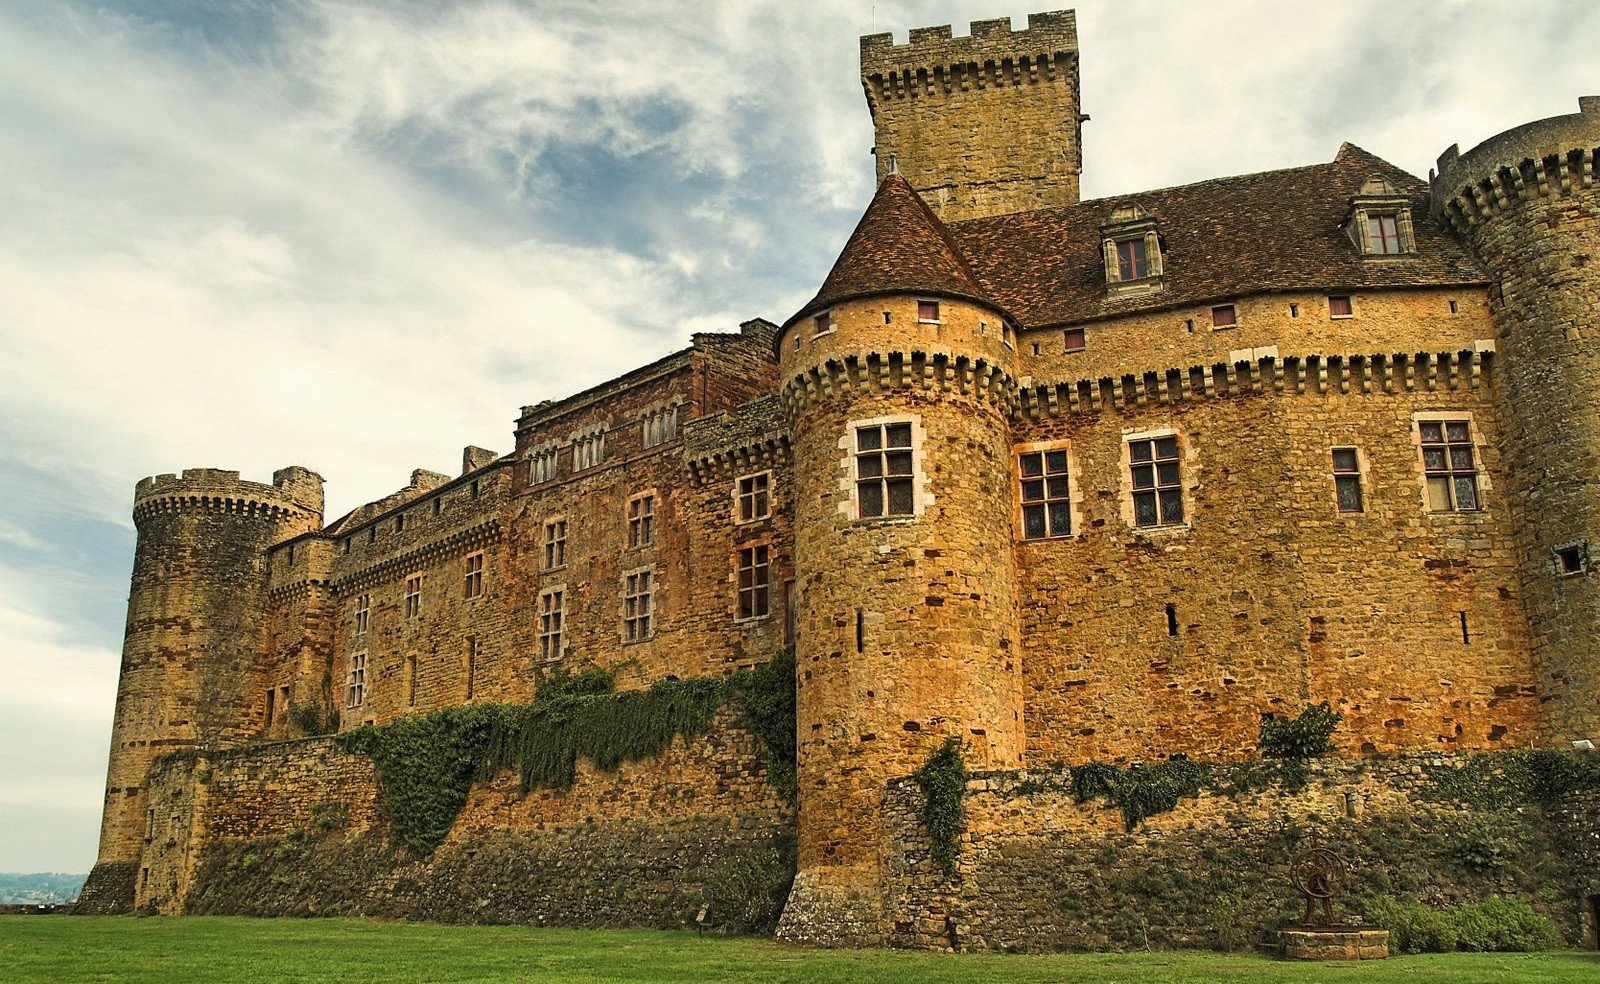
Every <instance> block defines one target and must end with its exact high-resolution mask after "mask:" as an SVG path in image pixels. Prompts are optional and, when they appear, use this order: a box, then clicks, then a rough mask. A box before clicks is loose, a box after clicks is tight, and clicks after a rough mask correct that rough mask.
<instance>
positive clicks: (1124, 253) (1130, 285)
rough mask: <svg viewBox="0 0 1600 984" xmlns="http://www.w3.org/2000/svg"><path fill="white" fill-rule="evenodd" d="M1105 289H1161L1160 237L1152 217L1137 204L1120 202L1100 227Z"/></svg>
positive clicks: (1116, 292)
mask: <svg viewBox="0 0 1600 984" xmlns="http://www.w3.org/2000/svg"><path fill="white" fill-rule="evenodd" d="M1100 244H1101V247H1102V249H1103V250H1104V252H1105V266H1106V291H1107V293H1109V294H1111V295H1112V296H1113V297H1115V296H1117V295H1120V294H1142V293H1145V292H1148V291H1153V290H1159V289H1160V288H1161V274H1162V265H1161V237H1160V235H1159V234H1158V233H1157V230H1156V220H1155V218H1154V217H1153V216H1151V215H1150V213H1148V212H1146V211H1145V210H1144V209H1142V208H1140V207H1139V206H1137V205H1124V206H1122V207H1120V208H1118V209H1116V210H1115V211H1113V212H1112V213H1111V217H1110V218H1109V219H1107V220H1106V222H1105V224H1104V225H1102V226H1101V227H1100Z"/></svg>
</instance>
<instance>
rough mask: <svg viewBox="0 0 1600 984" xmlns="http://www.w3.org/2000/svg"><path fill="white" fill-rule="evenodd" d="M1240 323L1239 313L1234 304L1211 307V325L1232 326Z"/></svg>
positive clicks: (1215, 326)
mask: <svg viewBox="0 0 1600 984" xmlns="http://www.w3.org/2000/svg"><path fill="white" fill-rule="evenodd" d="M1238 323H1239V313H1238V312H1237V311H1236V310H1234V307H1233V305H1232V304H1220V305H1218V306H1217V307H1214V308H1212V309H1211V327H1213V328H1232V327H1233V326H1234V325H1237V324H1238Z"/></svg>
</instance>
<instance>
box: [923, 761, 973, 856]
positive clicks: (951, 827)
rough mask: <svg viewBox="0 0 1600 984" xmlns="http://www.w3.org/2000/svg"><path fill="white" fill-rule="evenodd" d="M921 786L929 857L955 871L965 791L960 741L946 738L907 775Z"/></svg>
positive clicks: (964, 766) (965, 766)
mask: <svg viewBox="0 0 1600 984" xmlns="http://www.w3.org/2000/svg"><path fill="white" fill-rule="evenodd" d="M911 776H912V778H914V779H916V781H917V785H919V786H921V787H922V817H921V820H922V825H923V826H924V827H927V828H928V836H929V838H930V839H931V840H932V841H933V859H934V860H935V861H937V862H939V867H941V868H943V869H944V873H945V874H946V875H947V876H949V875H954V874H955V873H956V855H957V854H958V853H959V852H960V850H961V816H962V800H963V798H964V797H965V796H966V794H967V764H966V762H965V761H963V760H962V758H961V740H960V739H958V738H946V739H945V740H944V744H943V745H940V746H939V748H938V749H937V750H936V751H934V753H933V754H932V755H930V756H928V761H926V762H924V763H923V765H922V768H920V769H918V770H917V771H916V772H913V773H912V774H911Z"/></svg>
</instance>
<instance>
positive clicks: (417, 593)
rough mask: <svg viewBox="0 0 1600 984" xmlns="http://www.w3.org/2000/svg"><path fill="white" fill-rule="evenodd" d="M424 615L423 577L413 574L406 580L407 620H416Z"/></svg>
mask: <svg viewBox="0 0 1600 984" xmlns="http://www.w3.org/2000/svg"><path fill="white" fill-rule="evenodd" d="M421 614H422V575H421V574H413V575H411V576H410V577H408V578H406V618H416V617H417V616H418V615H421Z"/></svg>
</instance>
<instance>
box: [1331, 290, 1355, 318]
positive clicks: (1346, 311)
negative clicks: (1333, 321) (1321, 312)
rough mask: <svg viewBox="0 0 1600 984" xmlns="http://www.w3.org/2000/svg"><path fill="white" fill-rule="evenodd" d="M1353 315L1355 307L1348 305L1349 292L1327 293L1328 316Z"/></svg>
mask: <svg viewBox="0 0 1600 984" xmlns="http://www.w3.org/2000/svg"><path fill="white" fill-rule="evenodd" d="M1354 315H1355V309H1354V308H1352V307H1351V306H1350V295H1349V294H1330V295H1328V316H1329V317H1331V318H1349V317H1353V316H1354Z"/></svg>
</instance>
